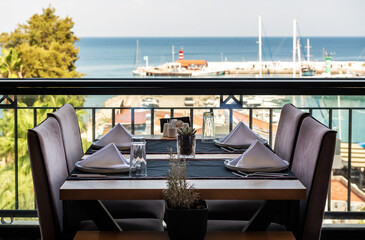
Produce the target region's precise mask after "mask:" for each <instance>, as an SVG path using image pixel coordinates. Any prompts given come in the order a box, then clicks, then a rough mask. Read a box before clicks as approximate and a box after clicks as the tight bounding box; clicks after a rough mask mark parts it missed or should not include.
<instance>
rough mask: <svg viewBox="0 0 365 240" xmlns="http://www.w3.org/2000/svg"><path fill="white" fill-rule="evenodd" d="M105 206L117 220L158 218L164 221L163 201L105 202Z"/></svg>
mask: <svg viewBox="0 0 365 240" xmlns="http://www.w3.org/2000/svg"><path fill="white" fill-rule="evenodd" d="M102 203H103V204H104V206H105V207H106V208H107V209H108V211H109V212H110V214H111V215H112V216H113V217H114V218H115V219H119V218H156V219H160V220H162V219H163V216H164V213H165V201H163V200H104V201H102Z"/></svg>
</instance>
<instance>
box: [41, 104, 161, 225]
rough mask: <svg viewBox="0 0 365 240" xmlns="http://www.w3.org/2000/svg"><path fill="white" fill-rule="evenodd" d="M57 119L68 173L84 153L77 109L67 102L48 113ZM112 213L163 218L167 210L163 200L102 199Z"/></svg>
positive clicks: (132, 216) (116, 215)
mask: <svg viewBox="0 0 365 240" xmlns="http://www.w3.org/2000/svg"><path fill="white" fill-rule="evenodd" d="M48 115H49V116H50V117H54V118H55V119H57V121H58V123H59V125H60V127H61V133H62V136H63V139H64V140H63V142H64V147H65V154H66V161H67V167H68V173H69V174H70V173H71V172H72V170H73V169H74V168H75V163H76V162H77V161H79V160H80V159H81V157H82V156H83V155H84V152H83V149H82V141H81V135H80V128H79V124H78V119H77V115H76V112H75V109H74V108H73V106H72V105H71V104H65V105H63V106H62V107H61V108H60V109H58V110H57V111H56V112H54V113H50V114H48ZM102 203H103V204H104V206H105V207H106V208H107V209H108V211H109V212H110V213H111V215H112V216H113V217H114V218H116V219H121V218H156V219H160V220H161V227H162V219H163V216H164V211H165V202H164V201H162V200H113V201H111V200H108V201H102Z"/></svg>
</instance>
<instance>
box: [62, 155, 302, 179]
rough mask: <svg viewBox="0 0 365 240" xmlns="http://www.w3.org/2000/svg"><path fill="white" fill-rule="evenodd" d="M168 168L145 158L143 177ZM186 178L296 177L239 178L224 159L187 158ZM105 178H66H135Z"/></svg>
mask: <svg viewBox="0 0 365 240" xmlns="http://www.w3.org/2000/svg"><path fill="white" fill-rule="evenodd" d="M169 169H170V166H169V161H168V160H160V159H158V160H156V159H151V160H147V178H138V179H141V180H145V179H166V173H167V171H168V170H169ZM186 172H187V178H188V179H297V177H295V175H294V174H293V173H292V172H291V171H290V170H287V171H285V173H289V176H282V177H277V176H273V177H267V176H250V177H247V178H241V177H239V176H236V175H234V174H233V173H232V171H231V170H229V169H227V168H226V167H225V166H224V159H214V160H212V159H199V160H187V167H186ZM82 173H84V172H82V171H80V170H78V169H76V168H75V169H74V170H73V171H72V173H71V174H82ZM103 175H107V176H108V177H106V178H91V177H87V178H85V177H71V175H70V176H69V177H68V178H67V180H96V179H97V180H119V179H136V178H130V177H129V174H128V173H119V174H117V173H111V174H104V173H103Z"/></svg>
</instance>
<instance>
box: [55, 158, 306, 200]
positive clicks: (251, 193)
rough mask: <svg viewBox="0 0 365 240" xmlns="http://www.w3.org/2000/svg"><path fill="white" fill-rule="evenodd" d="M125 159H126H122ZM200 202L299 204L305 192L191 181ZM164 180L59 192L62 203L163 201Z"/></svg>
mask: <svg viewBox="0 0 365 240" xmlns="http://www.w3.org/2000/svg"><path fill="white" fill-rule="evenodd" d="M125 156H126V157H128V155H125ZM236 156H238V154H197V155H196V158H205V159H206V158H212V159H216V158H234V157H236ZM161 158H168V155H167V154H151V155H147V159H161ZM189 182H191V183H193V184H194V185H195V188H196V189H197V190H198V191H199V193H200V197H201V198H202V199H205V200H208V199H241V200H245V199H247V200H249V199H250V200H254V199H256V200H302V199H305V197H306V188H305V187H304V185H303V184H302V183H301V182H300V181H299V180H278V179H276V180H273V179H265V180H262V179H260V180H254V179H221V180H220V179H214V180H212V179H194V180H189ZM165 188H166V180H150V179H149V180H142V179H141V180H105V179H104V180H66V181H65V182H64V184H63V185H62V186H61V188H60V199H61V200H118V199H119V200H123V199H125V200H132V199H136V200H139V199H163V196H162V190H163V189H165Z"/></svg>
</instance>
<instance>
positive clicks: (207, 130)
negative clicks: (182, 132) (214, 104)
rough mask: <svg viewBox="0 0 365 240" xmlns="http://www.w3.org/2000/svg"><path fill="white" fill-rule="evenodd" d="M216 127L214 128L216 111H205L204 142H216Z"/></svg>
mask: <svg viewBox="0 0 365 240" xmlns="http://www.w3.org/2000/svg"><path fill="white" fill-rule="evenodd" d="M214 138H215V129H214V113H213V112H205V113H203V132H202V142H214Z"/></svg>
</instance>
